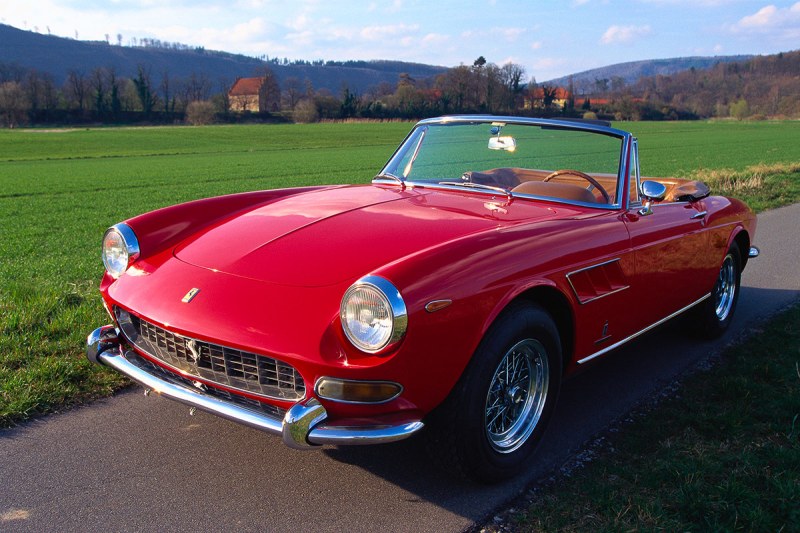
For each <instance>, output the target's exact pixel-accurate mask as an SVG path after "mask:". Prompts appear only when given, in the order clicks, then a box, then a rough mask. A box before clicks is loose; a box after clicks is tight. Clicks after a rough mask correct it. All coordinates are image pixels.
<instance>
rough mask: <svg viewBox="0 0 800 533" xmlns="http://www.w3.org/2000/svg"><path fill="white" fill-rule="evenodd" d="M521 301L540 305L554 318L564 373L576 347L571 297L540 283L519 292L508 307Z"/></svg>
mask: <svg viewBox="0 0 800 533" xmlns="http://www.w3.org/2000/svg"><path fill="white" fill-rule="evenodd" d="M519 301H523V302H528V303H531V304H536V305H539V306H541V307H542V309H544V310H545V311H546V312H547V313H548V314H549V315H550V316H551V317H552V318H553V321H554V322H555V323H556V328H557V329H558V335H559V337H560V339H561V362H562V366H561V368H562V373H564V372H566V370H567V369H568V368H569V366H570V362H571V361H572V354H573V350H574V347H575V317H574V315H573V313H572V307H571V306H570V303H569V299H568V298H567V297H566V296H565V295H564V293H562V292H561V291H559V290H558V289H557V288H555V287H552V286H549V285H538V286H535V287H531V288H529V289H527V290H525V291H523V292H521V293H520V294H518V295H517V296H516V297H515V298H514V299H513V300H511V301H510V302H508V304H507V305H506V307H508V306H509V305H511V304H512V303H514V302H519Z"/></svg>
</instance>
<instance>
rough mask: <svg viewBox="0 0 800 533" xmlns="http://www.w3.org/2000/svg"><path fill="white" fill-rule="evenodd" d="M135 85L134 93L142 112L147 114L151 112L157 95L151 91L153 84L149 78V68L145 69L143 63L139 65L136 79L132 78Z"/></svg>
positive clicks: (156, 100)
mask: <svg viewBox="0 0 800 533" xmlns="http://www.w3.org/2000/svg"><path fill="white" fill-rule="evenodd" d="M133 84H134V85H135V86H136V94H137V96H138V97H139V103H140V104H141V105H142V112H143V113H144V114H145V115H149V114H150V113H152V112H153V108H155V106H156V103H157V102H158V97H157V96H156V94H155V93H154V92H153V84H152V81H151V80H150V70H149V69H146V68H145V67H144V65H139V67H138V73H137V76H136V79H134V80H133Z"/></svg>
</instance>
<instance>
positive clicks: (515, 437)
mask: <svg viewBox="0 0 800 533" xmlns="http://www.w3.org/2000/svg"><path fill="white" fill-rule="evenodd" d="M561 370H562V364H561V341H560V338H559V334H558V329H557V328H556V325H555V323H554V322H553V319H552V318H551V317H550V315H549V314H548V313H547V312H546V311H545V310H544V309H542V308H541V307H539V306H536V305H532V304H529V303H525V302H518V303H513V304H511V305H510V306H509V307H508V308H507V309H505V310H504V311H503V313H502V314H501V315H500V316H499V317H498V318H497V320H496V321H495V323H494V324H493V325H492V326H491V328H489V331H488V332H487V333H486V335H485V336H484V338H483V340H482V341H481V343H480V345H479V346H478V348H477V350H476V351H475V354H474V355H473V358H472V360H471V361H470V363H469V365H467V368H466V370H465V371H464V374H463V375H462V376H461V379H460V380H459V381H458V383H457V384H456V386H455V387H454V388H453V391H452V392H451V393H450V395H449V396H448V398H447V400H446V401H445V402H444V403H443V404H442V405H441V406H440V407H439V408H438V409H437V410H436V412H435V413H434V414H433V416H432V417H431V420H430V428H431V435H429V445H430V446H431V448H432V449H431V451H432V452H433V454H434V456H435V458H436V459H437V461H438V463H439V464H440V465H442V466H444V467H445V468H446V469H447V470H450V471H452V472H453V473H455V474H457V475H460V476H461V477H468V478H472V479H474V480H476V481H480V482H484V483H492V482H496V481H500V480H502V479H506V478H509V477H511V476H513V475H515V474H516V473H518V472H519V471H520V469H521V467H522V464H523V463H524V462H525V460H526V459H527V458H528V457H529V456H530V455H531V453H533V451H534V450H535V449H536V447H537V445H538V444H539V441H540V440H541V438H542V435H543V434H544V430H545V427H546V426H547V422H548V420H549V419H550V416H551V415H552V412H553V408H554V407H555V404H556V399H557V398H558V393H559V390H560V388H561Z"/></svg>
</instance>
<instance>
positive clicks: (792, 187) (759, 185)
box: [686, 162, 800, 212]
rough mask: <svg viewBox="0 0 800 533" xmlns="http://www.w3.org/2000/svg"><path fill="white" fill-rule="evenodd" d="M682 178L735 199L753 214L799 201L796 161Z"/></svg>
mask: <svg viewBox="0 0 800 533" xmlns="http://www.w3.org/2000/svg"><path fill="white" fill-rule="evenodd" d="M686 177H688V178H690V179H696V180H701V181H705V182H706V183H708V185H709V186H710V187H711V190H712V191H713V193H714V194H721V195H723V196H732V197H735V198H739V199H740V200H743V201H745V202H746V203H747V205H749V206H750V208H751V209H753V210H754V211H756V212H759V211H763V210H765V209H769V208H774V207H780V206H782V205H789V204H792V203H794V202H797V201H798V198H800V162H794V163H772V164H763V163H762V164H759V165H752V166H748V167H746V168H745V169H744V170H734V169H718V170H706V171H695V172H693V173H692V174H689V175H688V176H686Z"/></svg>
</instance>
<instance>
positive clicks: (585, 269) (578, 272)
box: [567, 257, 622, 278]
mask: <svg viewBox="0 0 800 533" xmlns="http://www.w3.org/2000/svg"><path fill="white" fill-rule="evenodd" d="M621 259H622V258H621V257H615V258H614V259H609V260H608V261H603V262H602V263H597V264H595V265H589V266H587V267H583V268H579V269H578V270H573V271H572V272H569V273H567V277H568V278H569V277H570V276H574V275H575V274H580V273H581V272H586V271H587V270H592V269H593V268H597V267H601V266H605V265H610V264H611V263H617V262H619V261H620V260H621Z"/></svg>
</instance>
